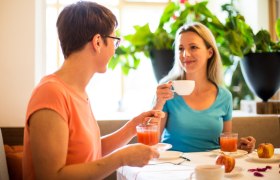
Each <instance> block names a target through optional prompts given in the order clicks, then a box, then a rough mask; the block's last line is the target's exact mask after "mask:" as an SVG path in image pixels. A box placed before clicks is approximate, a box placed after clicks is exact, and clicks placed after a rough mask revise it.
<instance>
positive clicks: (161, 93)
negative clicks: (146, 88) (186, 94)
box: [154, 81, 174, 110]
mask: <svg viewBox="0 0 280 180" xmlns="http://www.w3.org/2000/svg"><path fill="white" fill-rule="evenodd" d="M171 86H172V81H169V82H168V83H165V84H161V85H159V86H158V87H157V92H156V96H157V97H156V103H155V106H154V109H156V110H162V108H163V106H164V104H165V102H166V101H167V100H169V99H172V98H173V96H174V93H173V92H172V90H171Z"/></svg>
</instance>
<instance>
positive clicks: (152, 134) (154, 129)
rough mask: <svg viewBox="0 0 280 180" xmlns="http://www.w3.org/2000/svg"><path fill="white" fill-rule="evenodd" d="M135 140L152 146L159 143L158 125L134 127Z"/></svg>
mask: <svg viewBox="0 0 280 180" xmlns="http://www.w3.org/2000/svg"><path fill="white" fill-rule="evenodd" d="M136 131H137V139H138V142H139V143H142V144H146V145H148V146H153V145H156V144H158V142H159V130H158V125H155V124H149V125H146V124H139V125H138V126H136Z"/></svg>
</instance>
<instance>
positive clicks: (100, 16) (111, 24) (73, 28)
mask: <svg viewBox="0 0 280 180" xmlns="http://www.w3.org/2000/svg"><path fill="white" fill-rule="evenodd" d="M117 25H118V22H117V19H116V17H115V15H114V14H113V13H112V12H111V11H110V10H109V9H108V8H106V7H104V6H102V5H100V4H97V3H95V2H88V1H79V2H77V3H74V4H71V5H68V6H66V7H65V8H64V9H63V10H62V11H61V13H60V14H59V16H58V19H57V22H56V27H57V32H58V37H59V40H60V46H61V48H62V52H63V55H64V58H67V57H68V56H69V55H70V54H71V53H73V52H75V51H78V50H81V49H82V48H83V47H84V46H85V44H86V43H88V42H89V41H90V40H92V38H93V36H95V35H96V34H100V35H101V36H106V35H109V34H111V33H112V32H113V31H114V29H115V28H116V27H117ZM104 42H105V44H106V43H107V42H106V39H105V38H104Z"/></svg>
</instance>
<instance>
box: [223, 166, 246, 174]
mask: <svg viewBox="0 0 280 180" xmlns="http://www.w3.org/2000/svg"><path fill="white" fill-rule="evenodd" d="M242 171H243V168H242V167H239V166H235V167H234V169H233V170H232V171H231V172H230V173H225V177H233V176H238V175H240V174H241V173H242Z"/></svg>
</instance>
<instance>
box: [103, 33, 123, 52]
mask: <svg viewBox="0 0 280 180" xmlns="http://www.w3.org/2000/svg"><path fill="white" fill-rule="evenodd" d="M104 37H107V38H112V39H114V46H115V49H117V48H118V47H119V45H120V42H121V38H119V37H114V36H109V35H106V36H104Z"/></svg>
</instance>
